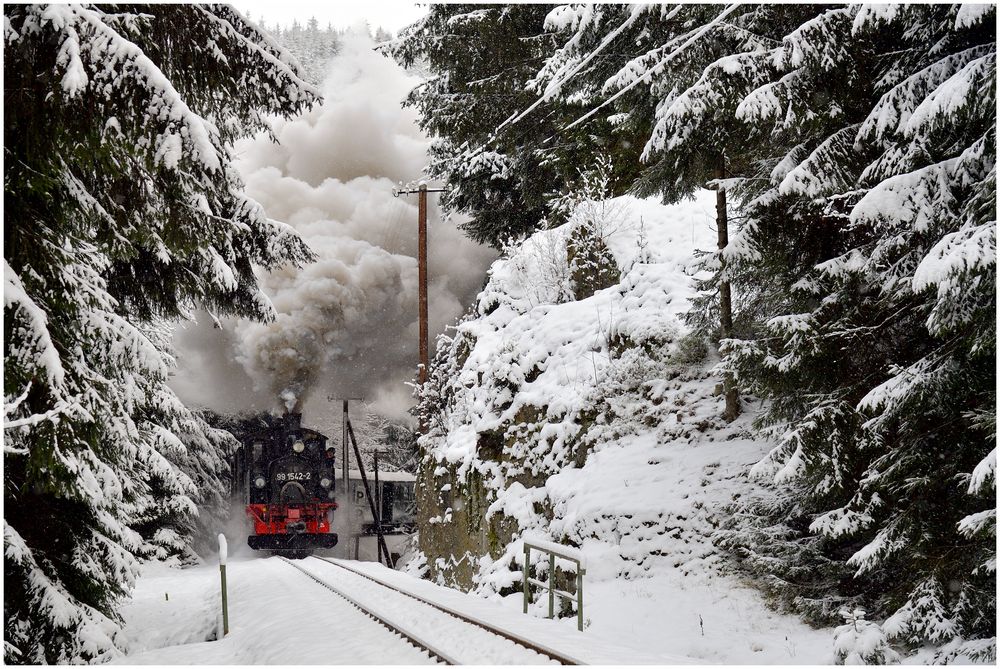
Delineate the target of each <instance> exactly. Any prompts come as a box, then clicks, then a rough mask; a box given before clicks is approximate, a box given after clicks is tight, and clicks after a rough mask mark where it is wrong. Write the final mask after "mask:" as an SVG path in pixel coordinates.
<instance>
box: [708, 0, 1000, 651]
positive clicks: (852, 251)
mask: <svg viewBox="0 0 1000 669" xmlns="http://www.w3.org/2000/svg"><path fill="white" fill-rule="evenodd" d="M994 21H995V15H994V9H993V8H992V7H987V6H983V7H972V6H957V5H955V6H944V5H921V6H903V7H900V6H893V7H867V6H850V7H845V8H838V7H826V8H824V10H823V12H822V13H821V14H820V15H819V16H817V17H816V18H814V19H812V20H811V21H808V22H806V23H804V24H803V25H802V26H801V27H800V28H798V29H797V30H795V31H793V32H792V33H790V34H789V35H788V36H786V37H785V39H784V40H783V43H782V45H781V46H780V47H777V48H776V49H775V50H774V51H773V60H772V62H773V63H774V64H775V66H776V71H775V72H774V74H773V76H772V78H771V80H770V81H769V82H767V83H766V84H764V85H763V86H761V87H760V88H758V89H757V90H756V91H754V92H752V93H751V94H750V95H749V96H747V97H745V98H744V99H743V101H742V102H741V103H740V105H739V106H738V107H737V110H736V114H737V116H738V117H739V118H741V119H744V120H745V121H747V122H748V124H749V127H750V128H752V130H753V135H752V136H751V139H752V140H753V141H759V142H767V141H771V140H772V139H775V138H776V139H777V140H778V146H780V147H783V148H784V149H785V150H786V154H785V155H784V156H783V157H781V158H780V160H772V161H770V162H762V163H761V165H760V169H761V171H760V174H758V175H757V178H756V179H747V180H746V181H744V182H743V183H742V184H741V188H740V194H741V196H742V198H743V199H744V202H745V203H746V204H745V206H744V209H743V212H742V213H743V214H744V215H745V216H746V219H745V221H744V223H743V225H742V229H741V232H740V237H741V239H740V244H739V245H738V247H737V252H735V253H734V254H733V263H734V265H735V266H736V270H735V273H736V274H737V275H738V274H739V273H740V272H741V271H743V272H745V273H746V274H745V276H747V277H756V278H757V279H758V280H764V281H771V282H773V284H774V285H773V288H771V289H770V292H772V293H784V294H786V295H787V298H786V301H785V303H784V304H782V305H781V306H782V307H783V313H780V314H779V315H776V316H774V317H773V318H770V319H769V320H768V321H767V322H766V324H765V326H766V327H765V330H764V331H763V332H761V333H760V334H759V335H758V336H754V337H750V338H744V339H743V340H739V341H733V342H731V345H730V353H731V358H730V359H731V360H732V361H733V363H734V364H733V371H734V373H736V374H737V375H738V377H739V379H740V381H741V384H745V385H746V386H747V387H749V388H750V389H751V390H752V391H753V392H755V393H757V394H759V395H761V396H763V397H765V398H767V399H768V400H769V402H768V414H767V416H766V418H767V421H768V422H769V423H770V424H771V425H772V427H773V429H774V432H775V434H776V435H777V436H778V439H779V445H778V446H777V447H776V448H775V449H774V451H773V452H772V453H771V454H770V455H769V456H768V458H767V459H765V461H763V462H761V463H760V464H759V465H758V466H757V467H756V468H755V471H756V473H758V474H760V475H764V476H773V478H774V481H775V482H776V483H777V484H778V485H779V486H780V487H781V488H783V489H784V492H783V493H781V495H780V499H782V500H784V502H783V503H765V504H763V505H761V506H759V507H758V508H756V509H749V508H748V509H747V510H746V511H747V515H745V516H743V519H744V520H746V519H748V518H749V517H750V516H751V515H755V516H756V522H754V523H748V524H747V525H745V526H743V527H738V528H737V529H736V531H735V534H732V535H730V536H729V538H728V539H727V542H728V543H729V545H734V546H739V548H740V550H741V551H742V552H743V554H744V555H745V557H747V559H748V564H750V565H751V566H752V567H753V568H754V569H756V570H757V571H758V572H760V573H763V574H781V575H782V576H783V578H782V582H781V586H780V589H782V590H784V591H785V592H786V593H787V594H788V595H790V596H791V597H792V598H793V600H792V601H793V602H794V605H795V606H796V607H798V608H800V610H809V611H811V612H813V613H814V614H815V615H819V616H820V617H826V616H829V615H830V614H831V613H832V611H833V610H835V608H837V605H838V604H839V603H840V602H841V601H843V599H844V598H848V599H853V600H854V601H861V602H864V604H865V606H866V608H868V610H869V611H871V612H872V613H873V614H874V615H875V616H877V617H885V616H890V617H889V619H888V620H887V622H886V623H885V626H884V629H885V630H886V632H887V634H889V636H890V637H892V638H896V639H898V640H901V641H905V642H909V643H912V644H919V643H924V642H931V643H934V644H938V645H941V644H947V645H946V646H945V647H944V649H943V650H942V659H949V658H952V657H956V656H958V655H965V656H975V657H980V658H981V657H989V656H992V655H993V654H994V653H995V644H994V643H993V642H992V641H991V640H989V639H991V637H994V636H995V633H996V632H995V607H996V603H995V572H994V569H995V550H994V541H995V540H994V532H995V513H996V511H995V498H994V493H993V490H994V478H993V471H994V466H995V452H994V451H993V444H994V441H995V414H994V406H995V401H996V391H995V383H996V379H995V371H994V370H995V330H996V325H995V304H994V292H995V284H996V278H995V225H996V224H995V220H994V216H995V214H994V211H995V198H996V186H995V164H994V156H995V141H996V140H995V133H996V130H995V126H996V119H995V106H994V105H995V90H996V86H995V68H996V65H995V59H996V55H995V54H996V48H995V39H996V36H995V28H994ZM767 170H769V171H770V173H769V174H768V173H766V171H767ZM768 277H770V278H768ZM782 527H784V528H785V529H784V530H782V529H781V528H782ZM754 528H756V530H755V529H754ZM740 535H742V536H743V540H742V541H741V540H740V539H738V538H737V537H739V536H740ZM807 555H812V558H810V559H827V560H831V561H832V562H833V563H840V564H843V565H844V566H846V567H848V568H850V570H851V571H852V572H853V574H852V575H851V577H850V578H849V579H842V578H839V577H837V576H836V572H831V571H827V572H826V574H822V573H821V572H819V571H816V570H811V569H805V568H804V562H803V561H804V560H805V559H806V556H807ZM831 573H832V574H834V577H833V578H831V577H830V574H831ZM803 575H805V576H806V578H802V577H803ZM788 576H791V577H790V578H788ZM984 639H986V640H987V641H985V642H984V641H983V640H984Z"/></svg>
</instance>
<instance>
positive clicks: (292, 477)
mask: <svg viewBox="0 0 1000 669" xmlns="http://www.w3.org/2000/svg"><path fill="white" fill-rule="evenodd" d="M275 478H276V479H278V480H279V481H308V480H309V479H311V478H312V472H287V473H286V472H278V473H277V474H276V475H275Z"/></svg>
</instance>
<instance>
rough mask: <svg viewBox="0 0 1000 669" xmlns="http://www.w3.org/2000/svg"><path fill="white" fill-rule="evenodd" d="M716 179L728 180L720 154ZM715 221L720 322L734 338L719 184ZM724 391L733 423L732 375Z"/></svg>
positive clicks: (724, 211) (725, 333)
mask: <svg viewBox="0 0 1000 669" xmlns="http://www.w3.org/2000/svg"><path fill="white" fill-rule="evenodd" d="M715 177H716V179H725V178H726V159H725V157H724V156H723V155H722V154H719V158H718V163H716V167H715ZM715 221H716V225H717V226H718V228H719V268H720V269H719V271H720V273H721V277H720V279H719V322H720V325H721V330H722V339H729V338H730V337H732V336H733V293H732V288H731V287H730V285H729V278H728V277H727V276H726V258H725V256H724V255H723V254H724V253H725V252H726V247H727V246H729V214H728V212H727V209H726V189H725V188H724V187H723V186H722V184H719V185H718V186H716V189H715ZM722 389H723V392H724V393H725V395H726V410H725V413H724V414H723V418H725V419H726V420H727V421H729V422H732V421H734V420H736V417H737V416H739V415H740V398H739V394H738V393H737V392H736V382H735V380H734V379H733V375H732V374H728V373H727V374H726V375H725V376H724V377H723V380H722Z"/></svg>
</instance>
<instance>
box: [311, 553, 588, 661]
mask: <svg viewBox="0 0 1000 669" xmlns="http://www.w3.org/2000/svg"><path fill="white" fill-rule="evenodd" d="M304 564H305V565H307V566H308V567H309V572H308V573H310V575H311V576H313V577H314V578H315V579H317V580H321V581H322V582H323V583H324V585H326V586H327V587H329V588H330V589H333V590H336V591H339V592H342V593H345V594H346V596H347V597H350V598H352V599H354V600H355V601H357V602H360V603H363V606H364V608H365V609H367V611H368V612H369V613H370V614H372V615H374V616H379V617H382V618H391V619H392V620H393V621H394V623H393V624H394V625H395V626H396V628H397V629H399V628H400V627H401V626H402V627H404V628H405V629H406V630H407V635H408V636H410V637H419V638H420V639H421V641H420V643H423V644H426V645H427V646H432V647H434V648H436V649H438V653H437V656H438V657H439V658H441V659H442V660H443V661H445V662H446V663H448V664H534V665H537V664H546V663H557V664H569V665H582V664H585V663H584V662H582V661H580V660H577V659H575V658H573V657H570V656H568V655H566V654H565V653H562V652H559V651H556V650H553V649H551V648H548V647H546V646H544V645H542V644H540V643H538V642H537V641H533V640H531V639H526V638H524V637H523V636H521V635H518V634H516V633H513V632H510V631H508V630H504V629H502V628H500V627H497V626H496V625H493V624H491V623H488V622H486V621H484V620H481V619H479V618H475V617H472V616H469V615H467V614H465V613H461V612H459V611H456V610H454V609H452V608H450V607H447V606H443V605H441V604H438V603H435V602H433V601H431V600H429V599H426V598H424V597H421V596H420V595H416V594H414V593H412V592H408V591H406V590H403V589H401V588H399V587H397V586H395V585H392V584H389V583H387V582H385V581H383V580H382V579H379V578H376V577H374V576H371V575H369V574H365V573H362V572H360V571H358V570H356V569H353V568H351V567H349V566H347V565H345V564H343V563H342V562H341V561H335V560H329V559H326V558H319V557H313V558H310V559H309V560H307V561H305V562H304ZM299 568H300V569H302V570H303V571H305V568H304V567H299ZM445 658H447V659H445Z"/></svg>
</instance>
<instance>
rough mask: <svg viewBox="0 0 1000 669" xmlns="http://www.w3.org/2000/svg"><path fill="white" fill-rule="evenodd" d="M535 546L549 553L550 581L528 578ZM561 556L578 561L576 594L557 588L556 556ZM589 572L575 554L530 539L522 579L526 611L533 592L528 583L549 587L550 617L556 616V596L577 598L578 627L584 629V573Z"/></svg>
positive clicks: (525, 547)
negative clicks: (544, 581)
mask: <svg viewBox="0 0 1000 669" xmlns="http://www.w3.org/2000/svg"><path fill="white" fill-rule="evenodd" d="M532 548H534V549H535V550H537V551H542V552H543V553H548V556H549V582H548V583H543V582H542V581H539V580H537V579H534V578H528V568H529V567H530V566H531V562H530V560H529V558H530V557H531V549H532ZM557 557H560V558H562V559H564V560H570V561H572V562H576V594H575V595H573V594H571V593H568V592H565V591H563V590H558V589H557V588H556V585H555V582H556V558H557ZM586 573H587V570H586V568H584V566H583V561H582V560H581V559H580V558H579V557H577V556H574V555H568V554H566V553H563V552H560V551H557V550H555V549H553V548H551V547H549V546H539V545H537V544H533V543H531V542H530V541H525V542H524V571H523V574H524V577H523V581H522V585H523V590H524V612H525V613H527V612H528V604H529V602H530V601H531V594H530V592H529V590H528V585H529V584H531V585H535V586H538V587H542V588H544V587H548V589H549V618H555V602H556V600H555V598H556V596H557V595H558V596H559V597H562V598H564V599H568V600H571V601H572V600H573V599H575V600H576V628H577V629H578V630H579V631H581V632H582V631H583V575H584V574H586Z"/></svg>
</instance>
